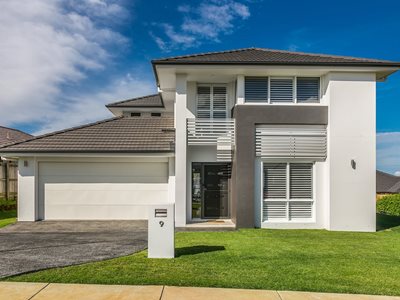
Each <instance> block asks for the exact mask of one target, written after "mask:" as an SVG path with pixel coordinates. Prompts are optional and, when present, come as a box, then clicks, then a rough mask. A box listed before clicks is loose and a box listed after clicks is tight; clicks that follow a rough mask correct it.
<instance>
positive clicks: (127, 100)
mask: <svg viewBox="0 0 400 300" xmlns="http://www.w3.org/2000/svg"><path fill="white" fill-rule="evenodd" d="M154 96H160V97H161V93H155V94H151V95H145V96H139V97H134V98H130V99H126V100H121V101H117V102H112V103H109V104H106V107H108V106H112V105H116V104H121V103H125V102H129V101H134V100H140V99H144V98H149V97H154ZM161 98H162V97H161Z"/></svg>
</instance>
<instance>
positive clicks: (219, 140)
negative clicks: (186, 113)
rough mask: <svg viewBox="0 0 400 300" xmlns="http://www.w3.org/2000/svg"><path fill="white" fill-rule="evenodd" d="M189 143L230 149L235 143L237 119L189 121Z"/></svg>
mask: <svg viewBox="0 0 400 300" xmlns="http://www.w3.org/2000/svg"><path fill="white" fill-rule="evenodd" d="M187 143H188V145H218V144H221V146H222V144H224V145H225V146H226V147H229V146H230V145H233V144H234V143H235V119H187ZM228 145H229V146H228Z"/></svg>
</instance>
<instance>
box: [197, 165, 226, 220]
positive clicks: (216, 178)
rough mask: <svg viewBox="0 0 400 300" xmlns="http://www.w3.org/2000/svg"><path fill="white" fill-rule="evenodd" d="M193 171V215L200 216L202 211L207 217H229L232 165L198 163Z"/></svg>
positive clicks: (203, 216) (202, 215)
mask: <svg viewBox="0 0 400 300" xmlns="http://www.w3.org/2000/svg"><path fill="white" fill-rule="evenodd" d="M193 172H194V173H193V179H194V181H193V184H194V188H193V194H192V206H193V205H194V206H193V207H192V211H193V214H192V217H196V216H197V217H198V216H199V214H200V213H201V217H202V218H205V219H210V218H213V219H215V218H228V217H229V192H228V191H229V187H228V185H229V175H230V165H229V164H221V163H212V164H211V163H210V164H207V163H201V164H200V163H196V164H194V165H193ZM196 178H198V179H196ZM199 179H200V180H199ZM199 181H201V182H199ZM196 182H197V184H196ZM196 187H200V188H196ZM199 196H200V197H201V199H199V198H200V197H199ZM199 200H201V203H199V202H200V201H199ZM199 206H200V207H199Z"/></svg>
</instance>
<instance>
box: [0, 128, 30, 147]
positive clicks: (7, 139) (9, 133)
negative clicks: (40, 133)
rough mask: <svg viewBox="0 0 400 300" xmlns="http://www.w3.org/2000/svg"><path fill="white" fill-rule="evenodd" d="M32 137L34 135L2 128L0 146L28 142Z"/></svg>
mask: <svg viewBox="0 0 400 300" xmlns="http://www.w3.org/2000/svg"><path fill="white" fill-rule="evenodd" d="M31 137H32V135H30V134H27V133H25V132H22V131H20V130H17V129H12V128H8V127H4V126H0V146H3V145H6V144H10V143H14V142H18V141H22V140H26V139H29V138H31Z"/></svg>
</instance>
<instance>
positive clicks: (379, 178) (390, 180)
mask: <svg viewBox="0 0 400 300" xmlns="http://www.w3.org/2000/svg"><path fill="white" fill-rule="evenodd" d="M399 193H400V176H395V175H392V174H388V173H385V172H382V171H379V170H377V171H376V194H377V196H378V198H380V197H382V196H384V195H388V194H399Z"/></svg>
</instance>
